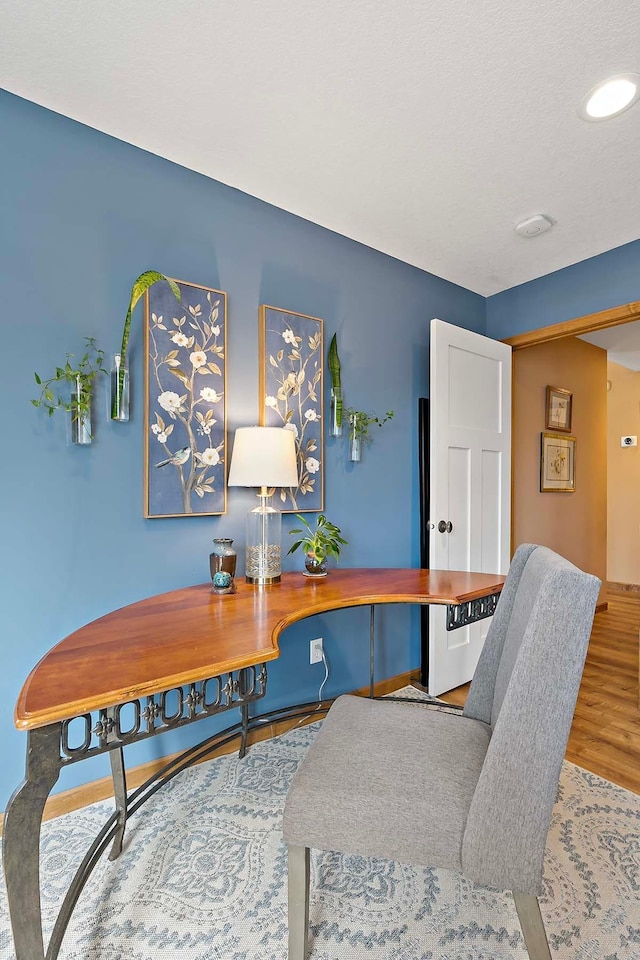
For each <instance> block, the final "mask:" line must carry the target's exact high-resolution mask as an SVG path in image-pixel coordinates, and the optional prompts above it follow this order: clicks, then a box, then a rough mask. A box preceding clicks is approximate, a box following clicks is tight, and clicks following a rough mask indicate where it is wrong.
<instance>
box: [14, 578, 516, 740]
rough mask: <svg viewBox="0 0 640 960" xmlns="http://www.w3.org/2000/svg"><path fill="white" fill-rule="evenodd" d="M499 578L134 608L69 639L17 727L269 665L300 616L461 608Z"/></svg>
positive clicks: (191, 592) (268, 590) (289, 583)
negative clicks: (358, 609)
mask: <svg viewBox="0 0 640 960" xmlns="http://www.w3.org/2000/svg"><path fill="white" fill-rule="evenodd" d="M504 579H505V578H504V577H502V576H497V575H492V574H484V573H466V572H461V571H453V570H451V571H450V570H420V569H406V570H402V569H344V570H332V571H331V572H330V573H329V575H328V576H327V577H323V578H319V579H317V580H313V579H311V578H308V577H304V576H302V574H301V573H283V575H282V582H281V583H278V584H273V585H271V586H265V587H259V586H255V585H251V584H247V583H245V582H244V580H242V579H240V578H239V579H238V581H237V593H235V594H214V593H212V592H211V585H210V584H209V583H205V584H200V585H198V586H195V587H185V588H184V589H181V590H173V591H171V592H170V593H163V594H159V595H158V596H156V597H150V598H149V599H147V600H140V601H138V602H137V603H132V604H130V605H129V606H126V607H122V608H121V609H120V610H115V611H114V612H113V613H108V614H106V616H104V617H100V618H99V619H98V620H94V621H93V622H92V623H89V624H87V625H86V626H84V627H81V628H80V629H79V630H76V631H75V632H74V633H71V634H69V636H68V637H66V638H65V639H64V640H61V641H60V643H58V644H57V645H56V646H55V647H53V648H52V649H51V650H50V651H49V652H48V653H46V654H45V655H44V657H43V658H42V660H40V662H39V663H38V664H36V666H35V667H34V668H33V670H32V671H31V673H30V674H29V676H28V677H27V680H26V682H25V684H24V686H23V688H22V691H21V693H20V696H19V698H18V702H17V704H16V709H15V724H16V726H17V727H18V728H20V729H22V730H30V729H33V728H35V727H42V726H46V725H47V724H49V723H54V722H56V721H58V720H66V719H68V718H70V717H74V716H77V715H78V714H81V713H88V712H89V711H91V710H96V709H99V708H101V707H108V706H114V705H115V704H118V703H126V702H127V701H128V700H134V699H137V698H138V697H141V696H147V695H149V694H152V693H157V692H159V691H161V690H169V689H171V688H172V687H177V686H180V685H182V684H186V683H190V682H192V681H196V680H203V679H205V678H207V677H215V676H219V675H220V674H223V673H227V672H228V671H230V670H236V669H239V668H241V667H248V666H252V665H254V664H258V663H264V662H266V661H268V660H275V659H276V658H277V657H278V656H279V655H280V651H279V648H278V638H279V636H280V634H281V633H282V631H283V630H284V629H285V628H286V627H288V626H290V625H291V624H292V623H295V622H296V621H297V620H303V619H304V618H305V617H309V616H312V615H313V614H316V613H324V612H326V611H328V610H338V609H340V608H343V607H355V606H363V605H367V604H371V603H439V604H458V603H465V602H466V601H468V600H475V599H477V598H478V597H484V596H487V595H489V594H492V593H498V592H499V591H500V590H501V589H502V585H503V583H504Z"/></svg>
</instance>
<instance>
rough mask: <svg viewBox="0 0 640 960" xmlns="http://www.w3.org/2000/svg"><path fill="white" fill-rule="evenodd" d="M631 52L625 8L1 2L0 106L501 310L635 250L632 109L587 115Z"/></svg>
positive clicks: (637, 21)
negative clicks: (573, 271)
mask: <svg viewBox="0 0 640 960" xmlns="http://www.w3.org/2000/svg"><path fill="white" fill-rule="evenodd" d="M639 40H640V3H637V2H636V3H632V2H631V0H573V2H567V0H480V2H476V3H474V2H470V0H446V2H445V0H440V2H437V3H436V2H435V0H324V2H319V3H318V2H314V3H311V2H307V0H0V86H1V87H4V88H5V89H7V90H9V91H11V92H13V93H16V94H19V95H20V96H22V97H26V98H27V99H29V100H33V101H35V102H36V103H39V104H42V105H43V106H46V107H49V108H51V109H52V110H55V111H58V112H59V113H62V114H65V115H67V116H69V117H73V118H74V119H76V120H79V121H81V122H82V123H85V124H88V125H89V126H91V127H95V128H96V129H98V130H101V131H104V132H105V133H109V134H111V135H113V136H115V137H119V138H120V139H122V140H125V141H127V142H129V143H132V144H136V145H137V146H139V147H143V148H144V149H146V150H149V151H151V152H152V153H155V154H158V155H160V156H163V157H167V158H168V159H170V160H174V161H176V162H177V163H180V164H182V165H184V166H185V167H189V168H191V169H193V170H197V171H199V172H201V173H204V174H206V175H208V176H210V177H213V178H215V179H216V180H220V181H222V182H223V183H226V184H230V185H232V186H234V187H238V188H240V189H241V190H244V191H246V192H247V193H250V194H253V195H254V196H256V197H260V198H261V199H263V200H266V201H268V202H270V203H273V204H275V205H276V206H278V207H282V208H284V209H285V210H289V211H291V212H293V213H296V214H298V215H300V216H302V217H306V218H307V219H309V220H312V221H314V222H315V223H319V224H322V225H324V226H326V227H329V228H331V229H332V230H336V231H338V232H339V233H342V234H345V235H346V236H348V237H352V238H353V239H355V240H359V241H361V242H362V243H365V244H368V245H369V246H371V247H374V248H376V249H378V250H381V251H383V252H385V253H388V254H391V255H392V256H394V257H397V258H399V259H400V260H405V261H407V262H408V263H411V264H415V265H416V266H418V267H421V268H423V269H424V270H428V271H430V272H432V273H435V274H437V275H439V276H441V277H445V278H447V279H449V280H452V281H454V282H455V283H459V284H461V285H462V286H465V287H468V288H470V289H471V290H475V291H477V292H478V293H481V294H484V295H489V294H492V293H496V292H497V291H500V290H503V289H505V288H507V287H511V286H514V285H515V284H519V283H523V282H524V281H527V280H531V279H533V278H535V277H538V276H541V275H543V274H546V273H549V272H551V271H553V270H557V269H558V268H560V267H563V266H567V265H568V264H571V263H575V262H577V261H579V260H583V259H585V258H586V257H589V256H593V255H595V254H598V253H601V252H603V251H604V250H608V249H611V248H613V247H616V246H619V245H620V244H623V243H627V242H628V241H631V240H635V239H638V237H640V190H639V189H638V160H639V157H640V150H639V148H640V105H636V106H635V107H634V108H632V109H631V110H629V111H627V112H626V113H624V114H622V115H620V116H619V117H617V118H615V119H613V120H611V121H608V122H606V123H593V124H587V123H585V122H584V121H582V120H580V119H579V118H578V116H577V113H576V109H577V106H578V104H579V102H580V100H581V98H582V97H583V95H584V94H585V93H586V92H587V90H589V89H590V88H591V87H592V86H593V85H594V84H595V83H597V82H598V81H600V80H602V79H604V78H605V77H607V76H609V75H611V74H613V73H618V72H628V71H637V72H640V43H639ZM535 213H546V214H548V215H550V216H551V217H553V218H554V220H557V223H556V225H555V227H554V228H553V230H551V231H550V232H549V233H547V234H544V235H543V236H540V237H538V238H536V239H523V238H521V237H519V236H517V235H516V234H515V233H514V226H515V224H516V223H518V222H519V221H520V220H523V219H525V218H527V217H530V216H531V215H532V214H535Z"/></svg>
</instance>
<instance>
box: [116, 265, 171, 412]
mask: <svg viewBox="0 0 640 960" xmlns="http://www.w3.org/2000/svg"><path fill="white" fill-rule="evenodd" d="M160 280H164V281H166V283H168V284H169V286H170V287H171V292H172V293H173V295H174V297H175V298H176V300H177V301H178V303H180V288H179V287H178V284H177V283H176V282H175V280H170V279H169V277H165V275H164V274H163V273H158V271H157V270H145V271H144V273H141V274H140V276H139V277H138V279H137V280H136V281H135V283H134V284H133V286H132V288H131V297H130V299H129V309H128V310H127V316H126V317H125V321H124V327H123V329H122V344H121V346H120V353H119V354H117V356H118V357H119V360H118V363H117V371H116V374H115V376H114V378H113V380H114V382H113V386H112V395H111V419H112V420H128V419H129V415H128V403H127V404H126V407H127V413H126V416H125V415H124V413H123V411H124V409H125V402H124V401H125V387H126V388H127V390H128V382H127V381H128V361H127V348H128V346H129V332H130V330H131V317H132V315H133V311H134V310H135V308H136V306H137V303H138V301H139V300H140V298H141V297H143V296H144V294H145V293H146V292H147V290H148V289H149V288H150V287H152V286H153V285H154V283H158V282H159V281H160Z"/></svg>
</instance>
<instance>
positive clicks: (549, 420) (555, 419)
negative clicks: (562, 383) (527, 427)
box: [544, 387, 573, 433]
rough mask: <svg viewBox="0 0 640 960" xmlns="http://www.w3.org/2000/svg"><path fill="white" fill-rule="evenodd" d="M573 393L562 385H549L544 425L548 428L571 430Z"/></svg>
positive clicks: (568, 431)
mask: <svg viewBox="0 0 640 960" xmlns="http://www.w3.org/2000/svg"><path fill="white" fill-rule="evenodd" d="M572 401H573V394H572V393H570V392H569V391H568V390H563V389H562V387H547V402H546V407H545V411H546V416H545V422H544V425H545V427H546V429H547V430H566V431H567V433H570V432H571V405H572Z"/></svg>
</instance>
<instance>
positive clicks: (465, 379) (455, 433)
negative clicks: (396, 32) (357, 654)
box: [429, 320, 511, 696]
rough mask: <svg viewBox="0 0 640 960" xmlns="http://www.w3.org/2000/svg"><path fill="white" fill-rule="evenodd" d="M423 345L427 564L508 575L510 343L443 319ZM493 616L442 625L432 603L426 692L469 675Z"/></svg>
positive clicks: (433, 324) (436, 322) (453, 684)
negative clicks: (426, 367) (426, 365)
mask: <svg viewBox="0 0 640 960" xmlns="http://www.w3.org/2000/svg"><path fill="white" fill-rule="evenodd" d="M430 344H431V345H430V387H429V398H430V419H431V424H430V456H429V463H430V467H429V471H430V472H429V495H430V511H429V512H430V530H429V566H430V567H431V568H432V569H439V570H473V571H476V572H479V573H506V572H507V569H508V567H509V560H510V537H511V347H509V346H508V345H507V344H504V343H500V342H499V341H497V340H491V339H489V338H488V337H482V336H480V335H479V334H477V333H472V332H471V331H470V330H465V329H463V328H462V327H456V326H453V325H452V324H450V323H444V322H443V321H442V320H432V321H431V331H430ZM443 522H444V524H443ZM438 525H440V527H441V528H442V527H443V525H444V530H442V529H438ZM490 622H491V621H490V619H487V620H480V621H479V622H478V623H474V624H471V625H470V626H467V627H460V628H459V629H457V630H451V631H447V629H446V626H445V623H446V608H445V607H438V606H431V607H430V608H429V693H431V694H432V695H434V696H437V695H438V694H440V693H443V692H444V691H445V690H452V689H453V688H454V687H458V686H460V685H461V684H463V683H467V682H468V681H469V680H470V679H471V677H472V676H473V672H474V670H475V668H476V664H477V662H478V657H479V656H480V651H481V649H482V645H483V643H484V640H485V637H486V635H487V630H488V628H489V624H490Z"/></svg>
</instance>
